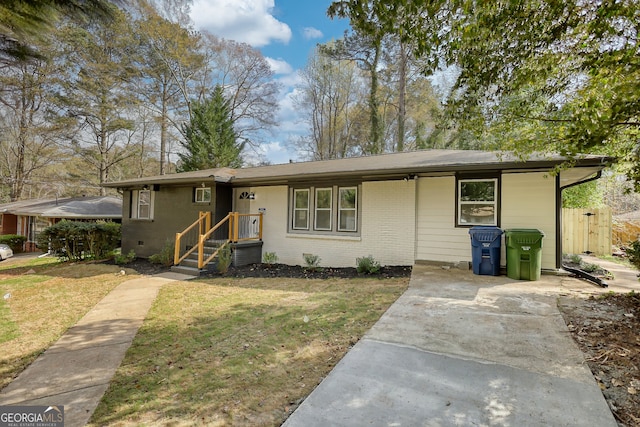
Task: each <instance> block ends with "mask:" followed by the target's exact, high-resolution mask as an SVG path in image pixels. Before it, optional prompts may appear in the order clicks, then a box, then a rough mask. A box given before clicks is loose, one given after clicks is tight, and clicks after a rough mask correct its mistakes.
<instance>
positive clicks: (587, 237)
mask: <svg viewBox="0 0 640 427" xmlns="http://www.w3.org/2000/svg"><path fill="white" fill-rule="evenodd" d="M611 229H612V225H611V209H610V208H602V209H562V252H563V253H566V254H584V253H588V254H593V255H611Z"/></svg>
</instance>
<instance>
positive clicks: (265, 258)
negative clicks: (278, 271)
mask: <svg viewBox="0 0 640 427" xmlns="http://www.w3.org/2000/svg"><path fill="white" fill-rule="evenodd" d="M262 262H263V263H265V264H268V265H273V264H275V263H277V262H278V255H276V253H275V252H265V253H264V254H263V255H262Z"/></svg>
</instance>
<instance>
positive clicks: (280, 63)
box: [265, 57, 293, 74]
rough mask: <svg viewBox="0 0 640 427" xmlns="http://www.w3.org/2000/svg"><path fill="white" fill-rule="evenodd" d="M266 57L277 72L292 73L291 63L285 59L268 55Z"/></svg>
mask: <svg viewBox="0 0 640 427" xmlns="http://www.w3.org/2000/svg"><path fill="white" fill-rule="evenodd" d="M265 59H266V60H267V62H268V63H269V66H270V67H271V69H272V70H273V72H274V73H276V74H291V73H292V72H293V68H292V67H291V65H289V63H288V62H287V61H285V60H284V59H273V58H269V57H266V58H265Z"/></svg>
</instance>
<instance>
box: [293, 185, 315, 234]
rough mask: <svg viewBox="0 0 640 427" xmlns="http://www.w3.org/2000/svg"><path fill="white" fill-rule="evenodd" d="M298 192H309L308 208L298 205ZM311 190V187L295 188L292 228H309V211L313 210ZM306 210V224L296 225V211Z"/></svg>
mask: <svg viewBox="0 0 640 427" xmlns="http://www.w3.org/2000/svg"><path fill="white" fill-rule="evenodd" d="M298 193H306V194H307V206H306V208H299V207H297V200H298ZM310 205H311V191H310V189H309V188H295V189H294V190H293V206H292V208H293V209H292V215H291V228H292V229H293V230H308V229H309V219H310V218H309V213H310V211H311V209H310V208H311V206H310ZM300 211H302V212H306V217H307V221H306V225H305V226H304V227H297V226H296V213H297V212H300Z"/></svg>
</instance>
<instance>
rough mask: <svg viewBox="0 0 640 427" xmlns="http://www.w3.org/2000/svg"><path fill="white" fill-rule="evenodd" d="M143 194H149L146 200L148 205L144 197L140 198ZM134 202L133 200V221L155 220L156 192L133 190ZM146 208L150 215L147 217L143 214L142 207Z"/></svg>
mask: <svg viewBox="0 0 640 427" xmlns="http://www.w3.org/2000/svg"><path fill="white" fill-rule="evenodd" d="M142 194H148V197H147V198H146V199H147V200H146V203H145V200H144V198H143V197H140V196H141V195H142ZM132 196H133V197H132V200H131V218H132V219H140V220H152V219H153V204H154V203H153V202H154V199H155V192H154V191H151V190H144V189H143V190H133V191H132ZM144 206H146V207H147V209H148V214H147V215H146V216H145V215H143V214H141V212H140V211H141V207H144Z"/></svg>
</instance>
